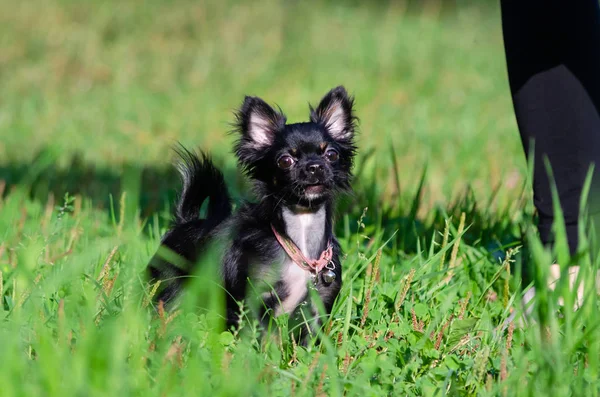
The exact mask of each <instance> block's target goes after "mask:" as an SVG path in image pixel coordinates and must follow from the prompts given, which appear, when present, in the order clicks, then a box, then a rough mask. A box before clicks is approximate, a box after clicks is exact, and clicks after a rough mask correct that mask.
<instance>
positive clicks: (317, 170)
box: [306, 163, 323, 176]
mask: <svg viewBox="0 0 600 397" xmlns="http://www.w3.org/2000/svg"><path fill="white" fill-rule="evenodd" d="M306 169H307V170H308V173H309V174H311V175H315V176H320V175H323V166H322V165H321V164H318V163H312V164H309V165H307V166H306Z"/></svg>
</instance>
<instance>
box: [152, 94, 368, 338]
mask: <svg viewBox="0 0 600 397" xmlns="http://www.w3.org/2000/svg"><path fill="white" fill-rule="evenodd" d="M309 109H310V121H308V122H302V123H294V124H287V123H286V116H285V115H284V114H283V113H282V111H281V109H279V108H277V109H274V108H273V107H271V106H269V105H268V104H267V103H266V102H265V101H263V100H262V99H260V98H258V97H251V96H247V97H245V99H244V102H243V104H242V106H241V108H240V109H239V110H238V111H237V112H236V115H235V120H236V122H235V124H234V126H235V127H234V133H236V134H237V135H238V139H237V142H236V144H235V148H234V151H235V155H236V157H237V160H238V164H239V166H240V167H241V168H242V170H243V171H244V173H245V174H246V175H247V176H248V177H249V179H250V180H251V181H252V183H253V187H254V191H255V193H256V196H257V198H258V201H257V202H253V203H251V202H245V203H243V204H241V205H240V206H239V209H238V210H237V211H236V212H235V213H232V205H231V200H230V197H229V194H228V190H227V187H226V184H225V181H224V178H223V175H222V173H221V172H220V171H219V170H218V169H217V168H215V166H214V165H213V163H212V162H211V159H210V157H209V156H208V155H206V154H203V153H202V154H200V155H196V154H194V153H191V152H189V151H187V150H186V149H184V148H180V149H179V150H178V153H179V156H180V157H181V162H180V164H179V171H180V174H181V177H182V181H183V187H182V190H181V193H180V195H179V198H178V200H177V203H176V206H175V210H174V221H173V223H172V225H171V227H170V229H169V230H168V231H167V233H166V234H165V235H164V236H163V238H162V240H161V246H163V247H166V248H167V249H168V251H172V252H173V253H175V254H177V255H176V257H178V258H182V260H175V259H174V257H173V256H172V255H171V256H170V258H169V259H167V258H166V257H165V256H164V255H160V254H159V253H160V250H159V251H158V252H157V254H156V255H155V256H154V257H153V258H152V259H151V261H150V264H149V265H148V272H149V276H150V278H151V279H152V280H155V281H158V280H160V281H161V288H160V289H159V290H158V292H157V294H156V296H155V300H156V301H162V302H163V303H164V304H165V305H170V304H172V302H173V301H174V300H176V298H177V297H178V296H179V295H180V293H181V291H182V289H183V287H184V283H185V280H186V278H188V277H189V276H190V275H191V274H192V273H193V272H194V266H193V265H194V264H196V263H197V262H198V261H199V260H200V259H201V257H202V255H203V253H204V252H206V250H207V247H208V246H209V245H210V242H211V241H213V240H215V239H226V240H227V243H226V244H225V248H224V252H223V253H222V262H221V268H220V274H221V278H222V283H223V287H224V289H225V292H226V294H225V295H226V298H225V304H226V322H227V326H228V327H235V326H236V325H237V324H238V321H239V319H240V304H239V302H242V301H245V300H247V299H249V295H250V292H255V291H256V290H258V291H259V293H258V297H259V299H258V301H259V302H260V304H259V307H258V309H257V313H256V314H257V315H258V317H259V319H260V320H261V321H262V322H263V323H264V322H265V319H268V318H272V317H271V316H275V317H276V316H280V315H282V314H289V315H290V316H296V317H298V313H299V308H300V307H301V306H302V307H307V306H308V307H310V313H309V315H310V318H312V319H316V320H315V321H314V322H313V323H312V324H313V325H318V324H321V322H320V321H319V320H318V315H319V313H318V306H319V305H317V304H315V302H314V301H311V302H310V303H311V304H310V305H306V304H305V303H307V302H308V301H309V298H310V295H311V294H310V293H309V290H310V289H311V288H313V289H314V290H315V292H316V296H318V297H319V299H320V301H321V307H322V308H324V311H325V313H326V314H327V315H329V314H330V312H331V309H332V306H333V304H334V301H335V299H336V297H337V295H338V293H339V291H340V288H341V286H342V264H341V262H340V256H341V254H342V253H341V249H340V245H339V243H338V241H337V240H336V238H335V236H334V234H333V206H334V203H335V199H336V198H337V196H338V195H339V194H340V193H343V192H348V191H350V190H351V178H352V172H351V171H352V165H353V159H354V156H355V152H356V146H355V143H354V138H355V131H356V128H357V120H358V119H357V118H356V117H355V115H354V98H353V97H352V96H350V95H349V94H348V92H347V91H346V89H345V88H344V87H342V86H339V87H336V88H334V89H332V90H331V91H329V92H328V93H327V94H326V95H325V96H324V97H323V98H322V99H321V101H320V103H319V105H318V106H317V107H316V108H313V107H312V106H310V105H309ZM207 199H208V200H209V203H208V205H207V210H206V215H205V217H204V218H201V217H200V209H201V206H202V205H203V203H204V201H206V200H207ZM249 284H251V285H252V288H249V287H248V286H249ZM261 286H262V288H261ZM250 290H252V291H250ZM255 295H256V294H255ZM303 315H304V313H303ZM305 318H306V317H305ZM309 328H310V326H309ZM308 331H309V332H310V329H309V330H308Z"/></svg>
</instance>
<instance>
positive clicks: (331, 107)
mask: <svg viewBox="0 0 600 397" xmlns="http://www.w3.org/2000/svg"><path fill="white" fill-rule="evenodd" d="M353 106H354V98H352V97H351V96H350V95H348V92H347V91H346V89H345V88H344V87H342V86H339V87H336V88H334V89H332V90H331V91H329V92H328V93H327V94H326V95H325V96H324V97H323V99H321V103H319V106H317V108H316V109H313V108H312V106H311V107H310V121H312V122H313V123H317V124H321V125H322V126H323V127H324V128H325V129H326V130H327V132H328V133H329V135H331V137H332V138H333V139H335V140H338V141H351V140H352V138H353V137H354V130H355V129H356V117H355V116H354V109H353Z"/></svg>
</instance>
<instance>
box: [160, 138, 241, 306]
mask: <svg viewBox="0 0 600 397" xmlns="http://www.w3.org/2000/svg"><path fill="white" fill-rule="evenodd" d="M176 152H177V154H178V156H179V163H178V169H179V173H180V176H181V181H182V188H181V193H180V195H179V198H178V199H177V202H176V205H175V211H174V216H173V218H174V219H173V222H172V223H171V227H170V229H169V231H168V232H167V233H166V234H165V235H164V236H163V238H162V241H161V246H162V247H163V248H162V252H158V253H157V254H156V255H154V257H152V259H151V260H150V264H149V265H148V272H149V276H150V278H151V279H153V280H161V286H160V289H159V291H158V293H157V294H156V301H157V302H158V301H163V303H165V304H169V303H171V301H172V300H173V299H174V298H176V297H177V295H178V294H179V293H180V292H181V290H182V287H183V285H184V283H185V281H186V279H187V278H188V277H189V276H190V275H191V274H192V273H193V271H194V269H193V265H194V264H195V263H196V262H197V261H198V259H199V258H200V255H201V254H202V250H203V248H205V247H206V244H207V243H208V242H209V240H210V239H211V237H212V235H213V232H214V231H215V229H216V228H217V226H219V225H220V224H221V223H222V222H223V221H225V220H226V219H227V218H228V217H229V216H230V215H231V200H230V198H229V193H228V192H227V186H226V184H225V180H224V179H223V174H222V173H221V172H220V171H219V170H218V169H217V168H215V166H214V165H213V163H212V161H211V160H210V157H209V156H208V155H206V154H204V153H202V154H201V155H200V156H198V155H196V154H194V153H192V152H190V151H188V150H186V149H185V148H183V147H179V148H177V149H176ZM206 200H209V202H208V206H207V214H206V218H205V219H201V218H200V209H201V207H202V205H203V204H204V202H205V201H206ZM165 248H166V249H167V250H169V251H171V252H170V253H169V252H167V253H165V252H164V251H165ZM173 254H175V255H173ZM167 257H168V259H167ZM169 259H170V260H169Z"/></svg>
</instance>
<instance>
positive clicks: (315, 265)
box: [271, 225, 335, 274]
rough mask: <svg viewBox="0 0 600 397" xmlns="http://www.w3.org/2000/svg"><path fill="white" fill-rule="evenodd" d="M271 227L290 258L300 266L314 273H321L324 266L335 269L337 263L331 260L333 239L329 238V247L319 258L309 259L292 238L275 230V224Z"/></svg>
mask: <svg viewBox="0 0 600 397" xmlns="http://www.w3.org/2000/svg"><path fill="white" fill-rule="evenodd" d="M271 229H272V230H273V234H275V238H276V239H277V241H279V245H281V248H283V250H284V251H285V252H286V253H287V254H288V256H289V257H290V259H291V260H292V261H294V263H295V264H296V265H298V266H300V268H302V269H304V270H306V271H309V272H311V273H313V274H319V273H320V272H321V270H323V269H324V268H327V269H330V270H333V269H335V265H334V264H333V262H332V261H331V259H332V258H333V246H332V244H331V239H329V241H328V242H327V248H326V249H325V251H323V252H321V257H320V258H319V259H308V258H307V257H305V256H304V254H303V253H302V251H300V248H298V246H297V245H296V244H294V242H293V241H292V240H290V239H288V238H285V237H283V236H282V235H281V234H279V233H277V230H275V227H274V226H273V225H271Z"/></svg>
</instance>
